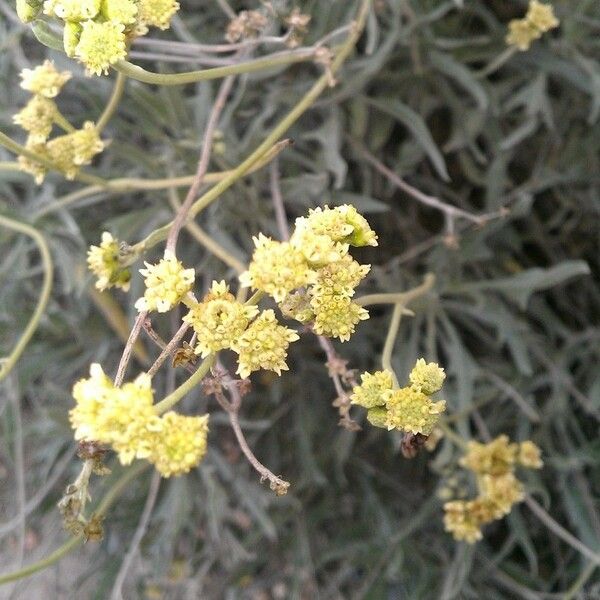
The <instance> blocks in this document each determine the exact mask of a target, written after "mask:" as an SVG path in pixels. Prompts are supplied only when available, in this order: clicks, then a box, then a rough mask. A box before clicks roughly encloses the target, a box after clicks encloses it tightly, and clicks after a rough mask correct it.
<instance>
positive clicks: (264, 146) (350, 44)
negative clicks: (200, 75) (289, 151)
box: [134, 0, 371, 254]
mask: <svg viewBox="0 0 600 600" xmlns="http://www.w3.org/2000/svg"><path fill="white" fill-rule="evenodd" d="M370 5H371V1H370V0H362V1H361V4H360V9H359V12H358V15H357V19H356V22H355V23H354V26H353V27H352V28H351V32H350V35H348V38H347V39H346V41H345V42H344V44H343V45H342V47H341V48H340V51H339V52H338V53H337V55H336V57H335V59H334V60H333V62H332V63H331V67H330V68H329V70H328V72H326V73H325V74H324V75H322V76H321V77H320V78H319V79H318V80H317V82H316V83H315V84H314V85H313V86H312V87H311V89H310V90H309V91H308V92H307V93H306V94H305V95H304V97H303V98H302V99H301V100H300V101H299V102H298V103H297V104H296V106H294V108H293V109H292V110H291V111H290V112H289V113H288V114H287V116H286V117H285V118H284V119H283V120H282V121H280V122H279V124H278V125H276V126H275V128H274V129H273V130H272V131H271V133H270V134H269V135H268V136H267V137H266V138H265V139H264V140H263V142H262V143H261V144H260V145H259V146H258V147H257V148H256V149H255V150H254V152H252V153H251V154H250V156H248V157H247V158H246V160H245V161H243V162H242V163H241V164H240V165H238V166H237V168H235V169H233V171H231V174H230V175H228V176H227V177H225V178H224V179H223V180H221V181H220V182H219V183H218V184H217V185H215V186H214V187H213V188H211V189H210V190H208V192H206V194H204V195H203V196H202V197H201V198H199V199H198V200H197V201H196V202H195V203H194V204H193V205H192V207H191V209H190V212H189V218H190V219H192V218H194V217H195V216H196V215H197V214H198V213H199V212H200V211H202V210H203V209H204V208H206V207H207V206H208V205H209V204H210V203H211V202H213V201H214V200H216V199H217V198H218V197H219V196H220V195H221V194H222V193H223V192H225V191H226V190H228V189H229V188H230V187H231V186H232V185H233V184H234V183H235V182H236V181H238V179H240V178H241V177H243V176H244V175H246V174H247V173H248V172H249V171H250V170H251V169H252V167H254V166H255V165H256V164H257V163H259V161H261V160H263V159H266V157H267V156H269V155H271V158H274V157H275V156H276V155H277V153H278V152H279V151H280V148H279V147H278V145H277V142H278V140H279V139H280V138H281V137H282V136H283V135H284V134H285V133H286V131H287V130H288V129H289V128H290V127H291V126H292V125H293V124H294V123H295V122H296V121H297V120H298V119H299V118H300V117H301V116H302V115H303V114H304V113H305V112H306V111H307V110H308V109H309V108H310V107H311V106H312V105H313V104H314V103H315V101H316V100H317V98H318V97H319V96H320V95H321V94H322V93H323V92H324V91H325V90H326V89H327V88H328V87H329V85H330V83H331V76H332V75H333V74H335V73H336V72H337V71H338V70H339V69H340V67H341V66H342V65H343V63H344V61H345V60H346V59H347V58H348V56H349V55H350V53H351V52H352V50H353V48H354V46H355V45H356V43H357V42H358V38H359V37H360V35H361V33H362V30H363V28H364V26H365V22H366V19H367V15H368V14H369V7H370ZM236 66H237V65H236ZM223 68H227V67H223ZM210 70H214V69H209V71H210ZM227 74H229V73H227ZM171 225H172V222H171V223H167V224H166V225H165V226H163V227H160V228H159V229H156V230H155V231H153V232H152V233H151V234H150V235H149V236H148V237H147V238H145V239H144V240H142V241H141V242H139V243H138V244H136V245H135V246H134V248H135V250H136V251H137V253H138V254H141V253H143V252H144V251H145V250H147V249H148V248H151V247H152V246H154V245H156V244H158V243H159V242H161V241H162V240H164V239H165V238H166V237H167V235H168V233H169V229H170V228H171Z"/></svg>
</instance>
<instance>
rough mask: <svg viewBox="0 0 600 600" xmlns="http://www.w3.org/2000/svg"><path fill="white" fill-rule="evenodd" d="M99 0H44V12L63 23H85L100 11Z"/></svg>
mask: <svg viewBox="0 0 600 600" xmlns="http://www.w3.org/2000/svg"><path fill="white" fill-rule="evenodd" d="M100 3H101V0H46V2H44V12H45V13H46V14H47V15H49V16H51V17H58V18H59V19H62V20H63V21H86V20H88V19H93V18H94V17H95V16H96V15H97V14H98V12H99V11H100Z"/></svg>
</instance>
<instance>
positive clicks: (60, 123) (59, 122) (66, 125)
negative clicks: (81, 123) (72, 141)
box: [54, 110, 75, 133]
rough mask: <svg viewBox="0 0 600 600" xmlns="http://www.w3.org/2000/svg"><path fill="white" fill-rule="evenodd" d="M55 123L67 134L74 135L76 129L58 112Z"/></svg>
mask: <svg viewBox="0 0 600 600" xmlns="http://www.w3.org/2000/svg"><path fill="white" fill-rule="evenodd" d="M54 122H55V123H56V124H57V125H58V126H59V127H60V128H61V129H64V130H65V131H66V132H67V133H73V132H74V131H75V127H73V125H71V123H69V121H68V120H67V118H66V117H65V116H64V115H63V114H62V113H61V112H59V111H58V110H57V111H56V113H55V115H54Z"/></svg>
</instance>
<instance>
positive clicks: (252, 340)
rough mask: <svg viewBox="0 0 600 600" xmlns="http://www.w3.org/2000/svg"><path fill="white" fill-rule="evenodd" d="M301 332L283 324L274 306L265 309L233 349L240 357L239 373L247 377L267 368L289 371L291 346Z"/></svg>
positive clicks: (278, 372) (276, 370) (279, 372)
mask: <svg viewBox="0 0 600 600" xmlns="http://www.w3.org/2000/svg"><path fill="white" fill-rule="evenodd" d="M297 339H299V336H298V334H297V333H296V332H295V331H294V330H292V329H288V328H287V327H284V326H283V325H280V324H279V323H278V321H277V318H276V317H275V313H274V312H273V311H272V310H265V311H263V312H262V313H261V314H260V315H259V316H258V317H257V318H256V319H255V320H254V321H253V322H252V323H251V324H250V326H249V327H248V329H246V331H244V333H243V334H242V335H241V336H240V337H239V339H238V340H237V342H236V343H235V345H234V346H233V350H235V351H236V352H237V353H238V355H239V357H238V361H239V364H238V369H237V374H238V375H239V376H240V377H241V378H246V377H248V376H249V375H250V373H252V372H253V371H258V370H259V369H267V370H269V371H275V373H277V374H278V375H281V371H287V370H288V366H287V363H286V358H287V349H288V347H289V345H290V343H291V342H295V341H296V340H297Z"/></svg>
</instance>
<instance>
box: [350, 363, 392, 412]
mask: <svg viewBox="0 0 600 600" xmlns="http://www.w3.org/2000/svg"><path fill="white" fill-rule="evenodd" d="M360 380H361V383H360V385H358V386H356V387H355V388H354V389H353V390H352V395H351V396H350V399H351V401H352V404H358V405H359V406H363V407H364V408H374V407H375V406H385V397H384V395H385V393H386V392H388V391H390V390H392V388H393V386H394V382H393V379H392V374H391V373H390V372H389V371H375V373H368V372H366V373H363V374H362V375H361V376H360Z"/></svg>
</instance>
